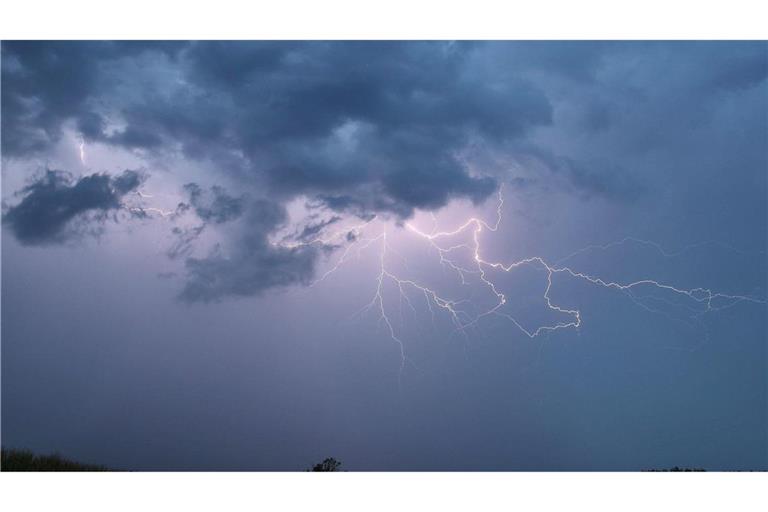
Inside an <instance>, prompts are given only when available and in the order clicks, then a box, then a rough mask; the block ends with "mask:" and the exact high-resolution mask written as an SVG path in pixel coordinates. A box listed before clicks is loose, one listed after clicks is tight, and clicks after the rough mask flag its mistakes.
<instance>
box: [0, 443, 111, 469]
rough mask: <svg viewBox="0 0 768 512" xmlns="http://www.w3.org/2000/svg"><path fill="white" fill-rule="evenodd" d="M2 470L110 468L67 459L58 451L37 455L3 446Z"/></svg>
mask: <svg viewBox="0 0 768 512" xmlns="http://www.w3.org/2000/svg"><path fill="white" fill-rule="evenodd" d="M0 471H109V469H108V468H106V467H104V466H98V465H95V464H82V463H80V462H75V461H72V460H69V459H65V458H64V457H62V456H61V455H59V454H56V453H54V454H52V455H35V454H34V453H32V452H31V451H29V450H11V449H6V448H3V449H2V458H1V460H0Z"/></svg>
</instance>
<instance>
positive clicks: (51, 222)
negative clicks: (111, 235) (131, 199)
mask: <svg viewBox="0 0 768 512" xmlns="http://www.w3.org/2000/svg"><path fill="white" fill-rule="evenodd" d="M142 180H143V177H142V175H141V174H140V173H138V172H137V171H132V170H126V171H124V172H123V173H122V174H120V175H118V176H109V175H108V174H98V173H96V174H91V175H89V176H84V177H82V178H79V179H74V178H73V177H72V176H71V175H70V174H68V173H66V172H63V171H57V170H47V171H46V172H45V174H44V175H43V176H42V177H41V178H40V179H38V180H37V181H35V182H33V183H32V184H30V185H27V186H26V187H25V188H24V189H22V190H21V191H20V195H21V196H22V199H21V201H20V202H19V203H18V204H16V205H14V206H11V207H8V208H7V210H6V211H5V213H4V215H3V223H4V224H5V225H6V226H8V227H9V228H10V230H11V231H12V232H13V234H14V235H15V236H16V238H17V239H18V240H19V241H20V242H21V243H22V244H24V245H47V244H61V243H64V242H66V241H68V240H70V239H72V238H73V237H77V236H79V235H81V234H82V233H83V232H89V231H91V228H92V227H93V226H94V225H99V224H101V223H103V222H104V221H106V220H107V219H108V218H109V214H110V213H114V212H115V211H117V210H120V209H122V208H123V204H122V198H123V196H125V195H126V194H128V193H130V192H133V191H135V190H137V189H138V187H139V185H141V183H142Z"/></svg>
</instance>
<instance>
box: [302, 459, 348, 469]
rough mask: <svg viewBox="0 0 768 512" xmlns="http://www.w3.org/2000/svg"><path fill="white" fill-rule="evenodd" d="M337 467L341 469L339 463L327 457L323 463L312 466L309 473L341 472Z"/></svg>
mask: <svg viewBox="0 0 768 512" xmlns="http://www.w3.org/2000/svg"><path fill="white" fill-rule="evenodd" d="M339 467H341V462H339V461H337V460H336V459H334V458H333V457H329V458H327V459H325V460H324V461H323V462H321V463H319V464H315V465H314V466H312V469H310V470H309V471H341V470H340V469H339Z"/></svg>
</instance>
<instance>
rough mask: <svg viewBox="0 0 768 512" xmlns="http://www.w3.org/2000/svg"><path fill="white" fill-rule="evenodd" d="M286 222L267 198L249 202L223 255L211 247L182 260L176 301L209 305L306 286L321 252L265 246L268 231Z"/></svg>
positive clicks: (309, 248) (281, 210)
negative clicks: (183, 279)
mask: <svg viewBox="0 0 768 512" xmlns="http://www.w3.org/2000/svg"><path fill="white" fill-rule="evenodd" d="M286 221H287V213H286V211H285V208H284V207H283V206H282V205H280V204H278V203H275V202H272V201H268V200H256V201H253V202H251V203H250V204H249V205H248V207H247V210H246V212H245V217H244V218H243V229H242V230H241V232H240V234H239V237H238V238H237V240H236V241H235V243H234V244H233V245H232V248H231V250H230V251H229V252H224V251H223V250H222V249H221V248H217V249H214V250H213V252H211V254H209V255H208V256H206V257H204V258H187V259H186V261H185V268H186V282H185V284H184V288H183V290H182V291H181V294H180V298H181V299H182V300H184V301H186V302H215V301H218V300H220V299H222V298H224V297H248V296H253V295H260V294H261V293H263V292H265V291H266V290H268V289H271V288H275V287H284V286H288V285H292V284H303V285H306V284H309V283H310V282H311V280H312V277H313V274H314V269H315V263H316V260H317V257H318V255H319V254H320V251H321V249H318V248H316V247H312V246H309V245H301V246H297V247H290V248H289V247H284V246H280V245H274V244H272V243H270V241H269V235H270V233H272V232H274V231H275V230H276V229H278V228H280V227H281V226H283V225H284V224H285V222H286Z"/></svg>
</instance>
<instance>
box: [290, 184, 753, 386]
mask: <svg viewBox="0 0 768 512" xmlns="http://www.w3.org/2000/svg"><path fill="white" fill-rule="evenodd" d="M503 209H504V196H503V190H502V189H501V188H500V189H499V191H498V199H497V206H496V218H495V220H494V221H493V222H492V223H491V222H488V221H485V220H483V219H481V218H478V217H470V218H469V219H467V220H466V221H465V222H463V223H462V224H460V225H459V226H458V227H456V228H455V229H453V230H450V231H438V230H437V219H436V218H435V216H434V214H431V218H432V220H433V228H432V230H431V231H430V232H425V231H423V230H421V229H419V228H418V227H416V226H415V225H414V224H412V223H406V224H405V228H406V229H407V230H408V231H409V232H410V233H412V234H413V235H415V236H416V237H417V238H418V239H420V240H423V241H424V242H426V243H427V244H429V247H430V248H431V249H432V250H434V251H435V253H436V254H437V257H438V261H439V263H440V265H441V266H443V267H444V268H447V269H450V271H451V272H454V273H455V275H456V276H457V279H459V281H460V282H461V283H462V284H463V285H467V284H469V283H470V281H472V280H473V279H474V280H475V281H474V282H477V283H478V284H480V285H481V286H482V287H483V288H484V289H486V290H487V291H488V292H490V297H491V298H492V302H491V304H490V305H488V306H487V307H483V308H481V309H480V310H476V311H472V310H471V308H465V307H463V305H465V304H466V303H467V302H471V301H470V300H469V299H456V298H451V297H448V296H445V295H442V294H441V293H439V292H438V291H437V290H435V289H433V288H431V287H429V286H427V285H426V284H425V283H422V282H419V281H417V280H415V279H412V278H406V277H404V276H402V275H400V274H399V273H398V272H397V271H396V270H394V268H393V265H391V264H390V260H391V254H394V250H393V249H392V247H391V245H390V243H389V241H388V233H387V230H386V229H383V230H382V231H381V232H379V233H377V234H375V235H373V236H365V232H366V231H367V229H368V228H369V227H370V226H371V223H372V222H373V220H375V219H370V220H368V221H366V222H364V223H362V224H359V225H357V226H353V227H352V228H347V229H341V230H337V231H335V232H333V233H331V234H330V235H327V236H325V237H318V238H316V239H313V240H310V241H305V242H279V243H276V245H281V246H283V247H298V246H300V245H310V244H318V245H321V246H332V247H338V243H339V242H343V241H348V242H349V243H348V245H347V246H346V247H345V249H344V250H343V251H342V253H341V256H340V257H339V258H338V259H337V260H336V262H335V264H333V265H332V266H331V268H330V269H328V270H327V271H325V272H324V273H323V274H322V275H320V277H319V278H318V279H317V281H315V283H313V285H314V284H316V283H318V282H320V281H323V280H325V279H327V278H328V277H329V276H330V275H332V274H333V273H335V272H336V271H337V270H339V268H340V267H342V266H343V265H344V264H345V263H347V262H348V261H349V259H350V255H351V254H357V255H359V254H360V252H361V251H363V250H366V249H368V248H370V247H378V248H379V254H378V262H379V264H378V272H377V275H376V276H375V283H376V288H375V291H374V294H373V296H372V298H371V300H370V302H369V303H368V304H367V305H366V306H365V307H364V308H363V309H362V310H361V312H375V314H376V315H377V317H378V321H379V324H380V325H383V326H384V328H385V331H386V332H387V334H388V335H389V337H390V338H391V339H392V340H393V341H394V342H395V343H396V344H397V346H398V349H399V353H400V375H401V376H402V373H403V371H404V370H405V367H406V365H407V364H413V363H412V361H410V360H409V359H408V357H407V354H406V348H405V342H404V340H403V337H402V334H401V333H399V332H398V330H397V329H396V327H395V322H394V321H393V319H392V318H391V316H390V314H389V313H388V312H387V311H388V310H387V303H388V299H387V297H386V293H385V284H386V283H390V284H392V285H394V286H393V288H396V289H397V290H398V293H399V300H400V301H401V304H402V303H403V302H404V303H405V304H407V305H408V306H409V307H410V308H411V309H413V310H414V311H415V307H414V305H413V302H412V300H411V297H410V296H409V294H408V290H410V291H412V292H414V293H418V294H419V295H421V296H422V297H423V299H424V301H425V303H426V305H427V307H428V309H429V311H430V313H431V314H432V316H433V320H434V316H435V314H436V312H440V311H442V312H443V313H444V314H446V315H447V318H448V319H449V320H450V322H451V323H452V324H453V326H454V328H455V332H458V333H463V334H464V335H466V332H467V329H469V328H471V327H473V326H476V325H477V324H478V323H479V322H481V321H482V320H483V319H484V318H486V317H489V316H496V317H499V318H502V319H505V320H507V321H509V322H510V323H512V325H514V326H515V327H516V328H517V329H518V330H519V331H520V332H522V333H523V334H524V335H525V336H527V337H528V338H531V339H533V338H536V337H537V336H540V335H541V334H543V333H546V332H553V331H558V330H565V329H578V328H579V327H580V326H581V325H582V314H581V311H580V310H579V309H574V308H570V307H566V306H563V305H561V304H558V303H556V302H555V300H554V299H553V298H552V297H551V292H552V289H553V286H554V285H553V278H554V277H555V276H559V275H561V276H567V277H570V278H572V279H575V280H580V281H582V282H585V283H588V284H590V285H594V286H597V287H602V288H606V289H609V290H615V291H618V292H621V293H623V294H624V295H625V296H627V297H628V298H629V299H630V300H632V301H633V302H634V303H635V304H637V305H638V306H640V307H643V308H644V309H646V310H648V311H651V312H654V313H660V312H661V311H659V310H657V309H655V308H652V307H651V306H649V305H648V304H647V303H646V301H644V299H652V300H656V301H659V302H661V303H666V304H672V305H676V306H678V305H680V304H678V303H676V302H673V301H671V300H668V299H666V298H664V297H658V296H651V295H645V296H642V295H639V293H641V291H642V290H644V289H645V290H649V291H653V290H655V291H657V292H665V293H667V294H671V295H672V296H675V297H678V298H679V299H682V300H683V301H687V302H688V303H689V304H688V305H685V307H687V308H688V309H689V310H690V311H691V312H692V313H693V314H694V315H702V314H704V313H706V312H712V311H719V310H722V309H725V308H729V307H732V306H734V305H736V304H738V303H741V302H748V303H754V304H763V305H764V304H766V300H765V299H763V298H757V297H752V296H747V295H734V294H727V293H722V292H717V291H714V290H711V289H709V288H704V287H696V288H682V287H679V286H675V285H673V284H669V283H666V282H662V281H659V280H656V279H651V278H644V279H639V280H635V281H630V282H618V281H613V280H608V279H604V278H602V277H599V276H596V275H592V274H589V273H585V272H583V271H580V270H577V269H574V268H572V267H571V266H567V265H564V263H565V262H566V261H568V260H571V259H573V258H574V257H575V256H576V255H580V254H585V253H588V252H590V251H594V250H605V249H609V248H611V247H615V246H618V245H623V244H626V243H630V242H633V243H637V244H642V245H647V246H649V247H652V248H654V249H655V250H656V251H658V252H659V253H660V254H661V255H663V256H665V257H673V256H677V255H680V254H682V253H684V252H686V251H688V250H690V249H692V248H695V247H700V246H702V245H705V244H696V245H692V246H687V247H685V248H683V249H681V250H680V251H677V252H669V251H666V250H665V249H664V248H663V247H662V246H661V245H659V244H657V243H655V242H651V241H647V240H641V239H636V238H632V237H627V238H625V239H623V240H620V241H617V242H612V243H610V244H606V245H602V246H598V245H592V246H588V247H585V248H583V249H580V250H578V251H576V252H574V253H572V254H570V255H568V256H566V257H565V258H562V259H560V260H558V261H557V262H555V263H549V262H547V261H546V260H545V259H544V258H542V257H540V256H531V257H527V258H524V259H521V260H518V261H513V262H509V263H506V262H501V261H490V260H488V259H486V257H485V256H484V252H483V246H482V235H483V234H484V233H494V232H496V231H498V229H499V226H500V225H501V222H502V217H503ZM462 235H463V236H469V240H470V241H468V242H455V241H454V239H455V238H457V237H459V236H462ZM726 247H727V246H726ZM462 251H464V254H466V253H467V252H468V253H469V254H470V257H469V258H466V257H465V258H464V259H465V260H470V261H469V262H467V261H462V258H461V257H460V256H459V255H458V254H459V253H462ZM523 266H530V267H533V268H538V269H540V270H542V271H543V272H544V273H545V274H546V287H545V289H544V292H543V295H542V299H543V303H544V304H545V306H546V308H547V309H548V310H549V311H550V312H552V313H554V314H557V315H559V316H565V317H566V318H565V319H564V320H561V321H556V322H551V323H544V324H542V325H538V326H536V327H527V326H526V325H525V323H524V322H522V321H521V320H520V319H519V318H516V317H515V316H514V315H512V314H511V313H509V312H508V311H506V310H505V305H506V304H507V302H508V297H507V295H505V293H504V292H503V291H501V290H500V286H499V284H498V283H497V282H496V281H495V280H494V278H493V277H492V276H491V275H490V274H492V273H493V272H503V273H507V274H508V273H511V272H513V271H514V270H516V269H519V268H521V267H523ZM474 306H475V307H477V306H478V304H477V303H475V304H474ZM414 366H415V365H414Z"/></svg>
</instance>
